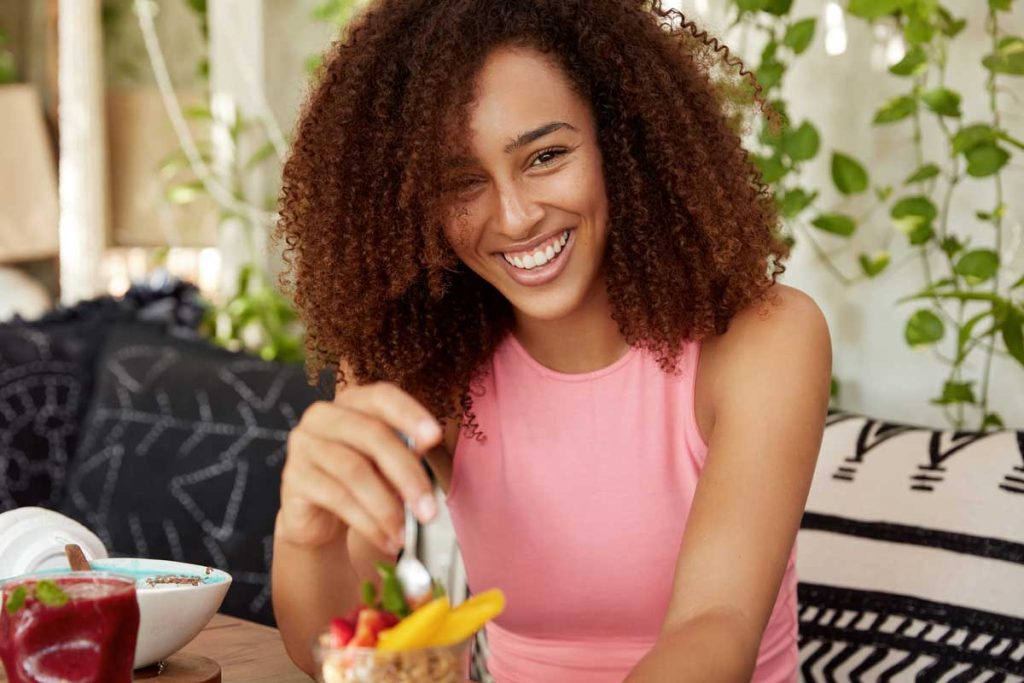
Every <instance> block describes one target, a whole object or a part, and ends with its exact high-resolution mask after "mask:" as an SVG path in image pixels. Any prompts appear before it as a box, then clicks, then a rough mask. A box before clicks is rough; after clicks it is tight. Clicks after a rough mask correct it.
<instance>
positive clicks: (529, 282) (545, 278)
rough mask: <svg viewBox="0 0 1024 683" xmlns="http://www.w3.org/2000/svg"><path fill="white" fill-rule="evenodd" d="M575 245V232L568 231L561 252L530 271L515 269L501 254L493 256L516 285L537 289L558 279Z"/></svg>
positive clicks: (572, 230)
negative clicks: (567, 237) (567, 236)
mask: <svg viewBox="0 0 1024 683" xmlns="http://www.w3.org/2000/svg"><path fill="white" fill-rule="evenodd" d="M575 244H576V230H575V229H574V228H573V229H570V230H569V239H568V240H567V241H566V243H565V246H564V247H562V251H561V252H559V253H558V254H556V255H555V258H554V260H552V261H548V262H547V263H545V264H544V265H543V266H536V267H534V268H531V269H530V270H525V269H523V268H516V267H515V266H513V265H512V264H511V263H509V262H508V261H506V260H505V257H504V256H502V255H501V254H495V255H494V258H496V259H498V263H500V264H501V265H502V266H503V267H504V268H505V272H507V273H508V274H509V277H511V278H512V279H513V280H515V281H516V283H517V284H520V285H523V286H524V287H537V286H540V285H546V284H547V283H549V282H551V281H552V280H554V279H555V278H556V277H558V276H559V275H560V274H561V272H562V271H563V270H565V266H566V264H567V263H568V262H569V256H570V255H571V252H572V248H573V245H575Z"/></svg>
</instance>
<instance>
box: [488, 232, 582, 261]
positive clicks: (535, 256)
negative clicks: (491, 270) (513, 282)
mask: <svg viewBox="0 0 1024 683" xmlns="http://www.w3.org/2000/svg"><path fill="white" fill-rule="evenodd" d="M568 241H569V231H568V230H566V231H565V232H563V233H562V234H561V235H560V236H559V237H558V239H557V240H555V241H554V242H553V243H551V244H549V245H548V246H547V247H545V248H544V249H543V250H540V251H535V252H533V253H532V254H526V255H525V256H509V255H508V254H502V256H503V257H504V259H505V260H506V261H508V263H509V264H511V265H513V266H515V267H516V268H522V269H523V270H531V269H533V268H539V267H540V266H543V265H544V264H546V263H548V262H550V261H553V260H554V259H555V255H556V254H560V253H562V249H563V248H564V247H565V243H566V242H568Z"/></svg>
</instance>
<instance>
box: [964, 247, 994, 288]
mask: <svg viewBox="0 0 1024 683" xmlns="http://www.w3.org/2000/svg"><path fill="white" fill-rule="evenodd" d="M998 269H999V254H997V253H996V252H994V251H992V250H991V249H975V250H973V251H969V252H967V253H966V254H964V255H963V256H961V257H960V260H959V261H957V262H956V265H955V266H954V267H953V271H954V272H955V273H956V274H957V275H962V276H964V277H965V278H967V281H968V282H969V283H971V284H979V283H981V282H984V281H985V280H988V279H989V278H991V277H992V276H993V275H995V274H996V271H997V270H998Z"/></svg>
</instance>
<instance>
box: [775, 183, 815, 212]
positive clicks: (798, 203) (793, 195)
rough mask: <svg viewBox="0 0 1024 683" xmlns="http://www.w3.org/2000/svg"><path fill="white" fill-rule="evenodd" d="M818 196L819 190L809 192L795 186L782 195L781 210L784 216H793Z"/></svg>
mask: <svg viewBox="0 0 1024 683" xmlns="http://www.w3.org/2000/svg"><path fill="white" fill-rule="evenodd" d="M817 196H818V193H817V192H812V193H810V194H808V193H807V192H806V191H804V190H802V189H800V188H795V189H792V190H790V191H788V192H787V193H786V194H785V195H783V197H782V203H781V208H780V210H781V212H782V217H783V218H792V217H793V216H796V215H797V214H799V213H800V212H801V211H803V210H804V209H806V208H807V207H808V205H810V203H811V202H813V201H814V199H815V197H817Z"/></svg>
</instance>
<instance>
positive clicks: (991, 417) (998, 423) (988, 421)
mask: <svg viewBox="0 0 1024 683" xmlns="http://www.w3.org/2000/svg"><path fill="white" fill-rule="evenodd" d="M989 427H995V428H996V429H1003V428H1004V427H1006V424H1005V423H1004V422H1003V418H1002V417H1000V416H999V413H989V414H988V415H986V416H985V421H984V422H982V423H981V429H982V430H985V429H988V428H989Z"/></svg>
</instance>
